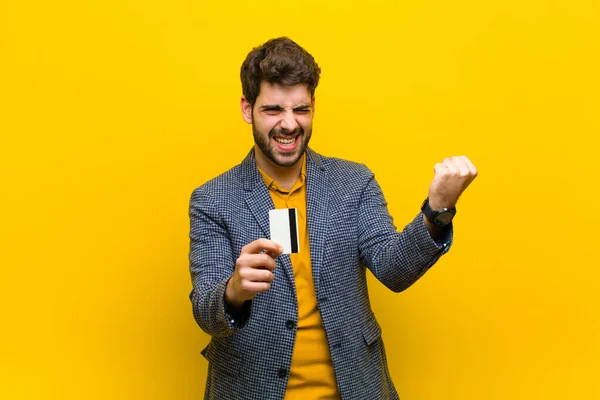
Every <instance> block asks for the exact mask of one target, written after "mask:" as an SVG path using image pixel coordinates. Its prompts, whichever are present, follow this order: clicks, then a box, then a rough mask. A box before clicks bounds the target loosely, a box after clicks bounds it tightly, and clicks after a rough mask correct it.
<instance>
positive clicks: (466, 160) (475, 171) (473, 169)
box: [461, 156, 477, 177]
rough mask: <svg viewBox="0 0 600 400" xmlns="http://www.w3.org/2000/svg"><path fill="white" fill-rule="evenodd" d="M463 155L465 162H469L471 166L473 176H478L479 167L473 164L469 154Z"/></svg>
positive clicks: (468, 164) (468, 165)
mask: <svg viewBox="0 0 600 400" xmlns="http://www.w3.org/2000/svg"><path fill="white" fill-rule="evenodd" d="M461 157H462V158H463V160H464V161H465V164H467V167H469V171H471V175H472V176H473V177H476V176H477V167H475V165H473V163H472V162H471V160H469V158H468V157H467V156H461Z"/></svg>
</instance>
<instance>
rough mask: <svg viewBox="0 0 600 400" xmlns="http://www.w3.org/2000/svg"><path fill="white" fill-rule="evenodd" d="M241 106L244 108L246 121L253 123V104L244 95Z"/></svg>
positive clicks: (243, 113) (243, 116) (243, 114)
mask: <svg viewBox="0 0 600 400" xmlns="http://www.w3.org/2000/svg"><path fill="white" fill-rule="evenodd" d="M240 107H241V108H242V118H244V121H246V123H248V124H251V123H252V105H251V104H250V102H249V101H248V100H247V99H246V97H244V96H242V98H241V100H240Z"/></svg>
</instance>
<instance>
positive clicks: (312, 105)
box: [310, 96, 315, 117]
mask: <svg viewBox="0 0 600 400" xmlns="http://www.w3.org/2000/svg"><path fill="white" fill-rule="evenodd" d="M310 103H311V105H310V107H311V108H312V113H313V117H314V116H315V96H313V98H312V100H311V101H310Z"/></svg>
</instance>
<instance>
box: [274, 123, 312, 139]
mask: <svg viewBox="0 0 600 400" xmlns="http://www.w3.org/2000/svg"><path fill="white" fill-rule="evenodd" d="M303 133H304V129H302V127H300V126H299V127H297V128H296V129H294V130H293V131H291V132H290V131H288V130H287V129H281V128H273V129H271V131H270V132H269V138H272V137H274V136H279V137H286V136H296V135H298V134H303Z"/></svg>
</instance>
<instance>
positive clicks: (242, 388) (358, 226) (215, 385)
mask: <svg viewBox="0 0 600 400" xmlns="http://www.w3.org/2000/svg"><path fill="white" fill-rule="evenodd" d="M307 152H308V155H309V156H308V157H307V179H306V184H307V189H306V190H307V194H306V199H307V200H306V201H307V217H308V229H309V239H310V252H311V261H312V267H313V279H314V283H315V290H316V296H317V301H318V305H319V310H320V313H321V319H322V321H323V327H324V329H325V332H326V335H327V341H328V344H329V349H330V352H331V358H332V361H333V366H334V370H335V377H336V381H337V384H338V387H339V390H340V395H341V397H342V399H344V400H365V399H398V394H397V392H396V389H395V388H394V385H393V383H392V380H391V378H390V375H389V372H388V367H387V360H386V355H385V349H384V345H383V342H382V340H381V328H380V326H379V324H378V322H377V320H376V319H375V316H374V314H373V312H372V310H371V305H370V302H369V295H368V291H367V279H366V268H369V269H370V270H371V272H372V273H373V274H374V275H375V277H377V279H378V280H380V281H381V282H382V283H383V284H384V285H385V286H387V287H388V288H390V289H391V290H393V291H395V292H400V291H402V290H404V289H406V288H407V287H409V286H410V285H412V284H413V283H414V282H415V281H416V280H417V279H418V278H420V277H421V276H422V275H423V274H424V273H425V272H426V271H427V270H428V269H429V268H430V267H431V266H432V265H433V264H434V263H435V262H436V261H437V260H438V259H439V257H441V256H442V255H443V254H445V253H446V252H447V251H448V250H449V248H450V246H451V244H452V233H453V232H452V226H451V225H450V226H448V228H446V229H445V232H444V235H443V238H442V240H440V241H438V242H435V241H433V240H432V239H431V237H430V236H429V233H428V231H427V228H426V226H425V224H424V222H423V217H422V214H421V213H420V212H419V213H418V214H417V216H416V217H415V218H414V220H413V221H412V222H411V223H409V224H408V225H407V226H406V227H405V228H404V230H402V232H397V231H396V227H395V226H394V224H393V221H392V217H391V216H390V215H389V213H388V210H387V203H386V201H385V199H384V197H383V194H382V192H381V189H380V187H379V185H378V184H377V182H376V180H375V178H374V175H373V173H372V172H371V171H370V170H369V169H368V168H367V167H366V166H364V165H362V164H357V163H353V162H350V161H345V160H340V159H336V158H326V157H322V156H320V155H318V154H317V153H315V152H314V151H312V150H310V149H309V150H308V151H307ZM272 208H274V206H273V202H272V200H271V196H270V195H269V192H268V189H267V188H266V186H265V184H264V181H263V179H262V177H261V176H260V174H259V172H258V170H257V169H256V164H255V159H254V152H253V151H250V153H249V154H248V156H247V157H246V158H245V159H244V160H243V162H242V163H241V164H240V165H237V166H235V167H234V168H232V169H231V170H229V171H227V172H225V173H224V174H222V175H220V176H218V177H216V178H214V179H212V180H211V181H209V182H207V183H205V184H204V185H202V186H201V187H199V188H197V189H196V190H195V191H194V192H193V194H192V197H191V200H190V272H191V275H192V283H193V289H192V292H191V293H190V300H191V302H192V308H193V313H194V318H195V319H196V321H197V323H198V325H199V326H200V327H201V328H202V329H203V330H204V331H205V332H206V333H208V334H209V335H211V337H212V339H211V341H210V343H209V345H208V346H207V347H206V348H205V349H204V350H203V351H202V354H203V355H204V357H205V358H206V359H207V360H208V362H209V368H208V378H207V382H206V390H205V399H226V400H235V399H252V400H254V399H283V397H284V394H285V389H286V385H287V378H288V374H289V368H290V365H291V360H292V352H293V349H294V339H295V335H296V325H297V320H298V309H297V302H296V291H295V286H294V278H293V272H292V265H291V262H290V258H289V256H288V255H282V256H279V257H278V258H277V268H276V270H275V273H274V274H275V279H274V281H273V283H272V286H271V289H270V290H268V291H267V292H265V293H259V294H257V295H256V297H255V298H254V299H253V300H252V301H251V302H248V303H247V307H246V310H245V312H244V313H243V315H236V316H233V315H230V314H229V313H228V312H227V310H226V307H225V303H224V294H225V287H226V285H227V281H228V279H229V277H230V276H231V275H232V274H233V271H234V266H235V260H236V259H237V257H238V256H239V254H240V251H241V249H242V247H243V246H245V245H246V244H248V243H250V242H252V241H254V240H256V239H259V238H268V237H269V220H268V211H269V210H270V209H272ZM288 321H293V322H294V323H293V324H291V323H288Z"/></svg>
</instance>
